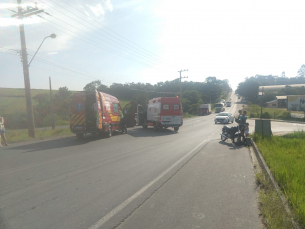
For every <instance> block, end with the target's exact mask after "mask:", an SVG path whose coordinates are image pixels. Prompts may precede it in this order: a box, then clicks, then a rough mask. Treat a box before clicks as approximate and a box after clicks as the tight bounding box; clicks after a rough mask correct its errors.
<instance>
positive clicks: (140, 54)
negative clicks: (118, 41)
mask: <svg viewBox="0 0 305 229" xmlns="http://www.w3.org/2000/svg"><path fill="white" fill-rule="evenodd" d="M49 15H50V14H49ZM50 16H51V17H53V18H55V19H57V20H59V21H61V22H63V23H65V24H67V25H69V26H71V27H74V28H76V29H78V30H80V31H83V32H86V31H85V30H83V29H80V28H78V27H76V26H74V25H71V24H69V23H67V22H65V21H64V20H61V19H60V18H58V17H55V16H53V15H50ZM91 36H92V37H95V38H97V39H99V38H98V37H96V36H93V35H91ZM104 42H106V43H108V44H110V45H112V46H115V45H113V44H111V43H110V42H108V41H104ZM115 47H116V46H115ZM125 50H126V48H125ZM139 55H142V54H139ZM139 55H137V56H138V57H139V58H143V57H141V56H139ZM142 56H143V55H142ZM144 58H147V57H144ZM145 61H149V62H152V61H151V60H145ZM152 63H153V62H152Z"/></svg>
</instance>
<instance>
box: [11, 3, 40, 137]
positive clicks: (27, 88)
mask: <svg viewBox="0 0 305 229" xmlns="http://www.w3.org/2000/svg"><path fill="white" fill-rule="evenodd" d="M17 3H18V13H17V14H14V15H12V17H13V18H18V19H20V20H22V19H23V18H26V17H29V16H33V15H35V14H38V13H41V12H43V10H38V9H37V6H36V7H35V8H33V7H28V8H27V10H26V11H23V9H22V6H21V0H17ZM19 30H20V41H21V50H22V65H23V75H24V89H25V101H26V110H27V116H28V117H27V118H28V134H29V137H32V138H35V124H34V114H33V105H32V95H31V84H30V73H29V66H28V58H27V52H26V44H25V34H24V25H23V23H20V24H19Z"/></svg>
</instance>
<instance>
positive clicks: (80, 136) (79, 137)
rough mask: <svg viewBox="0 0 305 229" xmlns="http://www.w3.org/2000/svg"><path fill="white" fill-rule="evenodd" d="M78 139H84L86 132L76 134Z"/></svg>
mask: <svg viewBox="0 0 305 229" xmlns="http://www.w3.org/2000/svg"><path fill="white" fill-rule="evenodd" d="M76 137H77V139H82V138H83V137H84V134H76Z"/></svg>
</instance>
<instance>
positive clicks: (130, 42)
mask: <svg viewBox="0 0 305 229" xmlns="http://www.w3.org/2000/svg"><path fill="white" fill-rule="evenodd" d="M39 1H41V0H39ZM49 1H51V2H53V3H54V4H56V5H58V6H60V5H59V4H58V3H55V2H54V1H52V0H49ZM62 2H64V3H65V4H67V5H69V6H70V7H71V8H73V9H75V10H76V11H78V12H79V13H81V14H82V15H84V16H86V18H89V19H90V20H93V21H94V22H96V23H97V24H99V25H101V26H103V27H105V28H106V29H108V30H109V31H111V32H112V33H114V34H116V36H119V37H122V38H123V39H125V40H127V41H128V42H129V43H128V42H126V41H124V40H122V39H121V38H117V37H115V36H114V35H112V34H110V33H108V32H106V31H103V32H104V33H105V34H107V35H109V36H111V37H113V38H115V39H118V40H120V41H121V42H123V43H125V44H127V45H131V46H133V47H134V48H135V49H137V50H140V51H141V52H143V53H146V54H147V55H150V56H152V57H154V58H156V59H159V60H162V61H165V62H168V63H170V62H169V61H167V60H165V59H163V58H160V57H158V56H157V55H155V54H154V53H152V52H150V51H148V50H146V49H144V48H142V47H141V46H139V45H137V44H135V43H134V42H132V41H130V40H129V39H127V38H125V37H123V36H122V35H120V34H118V33H116V32H115V31H113V30H111V29H110V28H108V27H107V26H106V25H103V24H102V23H100V22H99V21H97V20H95V19H94V18H92V17H90V16H88V15H86V14H84V13H83V12H81V11H80V10H79V9H77V8H76V7H74V6H73V5H71V4H69V3H67V2H66V1H64V0H63V1H62ZM60 7H61V8H63V9H65V10H66V11H68V12H70V13H71V14H73V15H75V16H77V17H78V18H81V17H80V16H78V15H76V14H75V13H73V12H71V11H69V10H67V9H66V8H64V7H62V6H60ZM81 19H82V20H84V19H83V18H81ZM87 23H89V24H90V25H92V24H91V23H90V22H87ZM95 27H97V26H95ZM97 28H99V27H97ZM99 29H100V28H99ZM137 47H139V48H140V49H139V48H137Z"/></svg>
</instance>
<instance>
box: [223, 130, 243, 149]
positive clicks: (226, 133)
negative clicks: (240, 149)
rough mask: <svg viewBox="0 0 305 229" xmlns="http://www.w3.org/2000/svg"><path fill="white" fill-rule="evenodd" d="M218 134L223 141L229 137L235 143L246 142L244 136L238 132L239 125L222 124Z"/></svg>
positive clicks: (241, 143)
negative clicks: (220, 131)
mask: <svg viewBox="0 0 305 229" xmlns="http://www.w3.org/2000/svg"><path fill="white" fill-rule="evenodd" d="M220 135H221V137H220V138H221V140H222V141H223V142H225V141H226V140H227V139H228V138H229V139H231V141H232V142H233V143H234V144H235V145H243V144H246V140H245V136H244V135H243V134H242V133H241V132H240V130H239V126H232V127H229V126H224V127H223V128H222V133H221V134H220Z"/></svg>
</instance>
